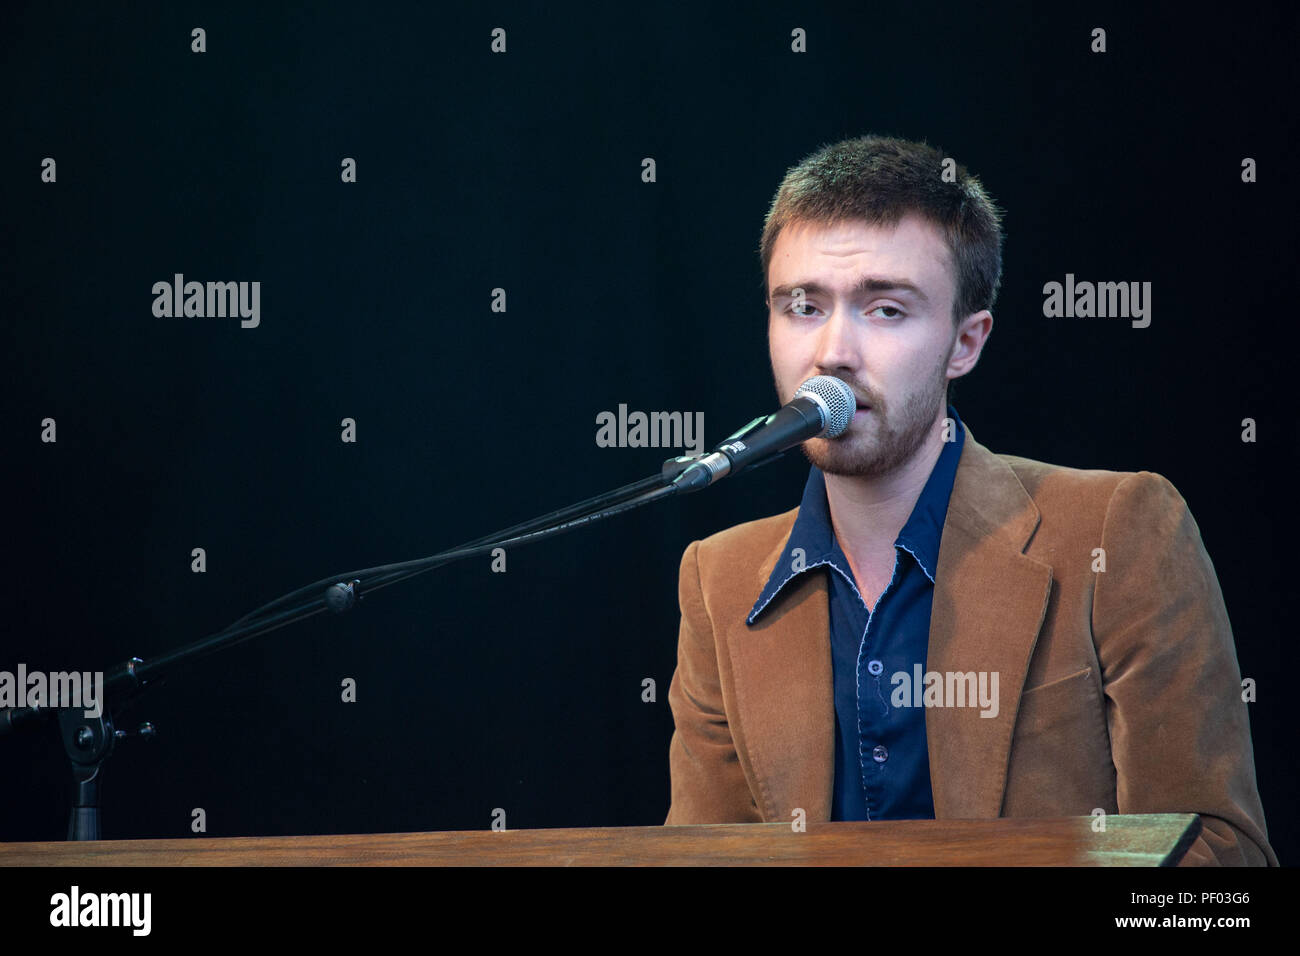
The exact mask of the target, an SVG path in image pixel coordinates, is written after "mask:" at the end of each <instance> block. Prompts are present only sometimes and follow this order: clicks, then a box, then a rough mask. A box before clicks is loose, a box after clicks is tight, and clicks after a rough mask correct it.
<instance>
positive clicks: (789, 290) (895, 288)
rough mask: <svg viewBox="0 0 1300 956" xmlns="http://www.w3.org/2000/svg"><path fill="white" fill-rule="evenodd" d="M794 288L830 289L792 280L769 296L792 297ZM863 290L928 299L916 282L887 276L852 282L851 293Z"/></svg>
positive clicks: (813, 291) (809, 291) (822, 292)
mask: <svg viewBox="0 0 1300 956" xmlns="http://www.w3.org/2000/svg"><path fill="white" fill-rule="evenodd" d="M795 289H803V291H804V295H829V294H830V293H831V291H832V290H831V289H830V287H829V286H825V285H822V284H821V283H820V282H792V283H790V284H788V285H779V286H776V287H775V288H773V289H772V291H771V293H770V297H771V298H773V299H779V298H787V299H788V298H793V297H794V290H795ZM864 292H907V293H910V294H911V295H913V296H915V297H916V298H917V299H919V300H921V301H922V302H926V303H928V302H929V301H930V297H929V296H927V295H926V294H925V293H924V292H922V291H921V290H920V288H919V287H918V286H917V285H916V283H914V282H909V281H908V280H906V279H891V278H889V277H888V276H863V277H862V278H860V279H859V280H858V281H857V282H856V283H854V286H853V294H854V295H862V294H863V293H864Z"/></svg>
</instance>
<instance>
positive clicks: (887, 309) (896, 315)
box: [871, 305, 903, 319]
mask: <svg viewBox="0 0 1300 956" xmlns="http://www.w3.org/2000/svg"><path fill="white" fill-rule="evenodd" d="M871 311H872V312H880V311H885V312H892V313H893V315H886V316H885V318H886V319H901V318H902V317H903V310H902V309H899V308H895V307H894V306H892V305H878V306H876V307H875V308H874V309H872V310H871Z"/></svg>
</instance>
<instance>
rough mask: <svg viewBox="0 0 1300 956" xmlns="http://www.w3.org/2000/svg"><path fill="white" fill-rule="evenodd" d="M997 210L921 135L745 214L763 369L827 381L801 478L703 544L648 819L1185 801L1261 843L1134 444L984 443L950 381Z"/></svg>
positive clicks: (832, 169) (917, 814)
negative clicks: (782, 500)
mask: <svg viewBox="0 0 1300 956" xmlns="http://www.w3.org/2000/svg"><path fill="white" fill-rule="evenodd" d="M1001 243H1002V233H1001V224H1000V219H999V214H998V211H997V209H996V207H995V206H994V205H993V203H992V202H991V200H990V199H989V197H988V196H987V194H986V193H985V191H984V189H983V188H982V186H981V185H980V183H979V181H978V180H977V179H976V178H975V177H973V176H972V175H970V174H969V173H968V172H967V171H966V170H965V169H964V168H962V167H960V166H956V165H955V164H953V163H952V162H951V161H945V157H944V156H943V154H942V153H941V152H939V151H938V150H936V149H933V148H931V147H929V146H927V145H924V144H918V143H910V142H905V141H901V140H895V139H888V138H882V137H863V138H860V139H855V140H849V141H846V142H842V143H838V144H835V145H832V146H828V147H825V148H823V149H821V150H819V151H818V152H817V153H815V154H813V155H812V156H810V157H808V158H807V159H806V160H804V161H803V162H802V163H801V164H799V165H798V166H796V167H794V168H793V169H791V170H790V171H789V173H788V174H787V175H786V177H785V180H784V181H783V182H782V184H781V187H780V189H778V191H777V194H776V197H775V199H774V201H773V203H772V207H771V209H770V210H769V212H768V215H767V220H766V223H765V226H764V231H763V237H762V243H761V254H762V264H763V270H764V274H765V276H766V288H767V305H768V310H769V311H768V341H769V350H770V354H771V361H772V371H773V375H774V377H775V380H776V388H777V392H778V397H779V398H780V400H781V401H782V402H786V401H789V400H790V399H791V398H792V397H793V396H794V393H795V390H796V389H797V388H798V387H799V385H800V384H801V383H802V382H804V381H805V380H807V379H808V378H810V377H812V376H814V375H833V376H835V377H837V378H840V379H842V380H843V381H844V382H846V383H847V384H848V385H849V386H850V387H851V388H852V390H853V392H854V394H855V395H856V396H857V399H858V410H857V413H856V414H855V415H854V417H853V420H852V422H851V424H850V426H849V428H848V429H847V431H845V432H844V433H843V434H842V435H840V436H838V437H837V438H834V439H822V438H818V439H813V440H810V441H808V442H806V443H805V444H804V451H805V453H806V454H807V457H808V458H809V460H810V461H811V462H812V466H813V467H812V468H811V469H810V473H809V478H808V482H807V485H806V487H805V490H804V495H803V500H802V502H801V504H800V506H799V507H798V508H797V509H795V510H793V511H789V512H786V513H785V514H781V515H776V516H774V517H771V518H766V519H763V520H760V521H753V522H748V523H746V524H742V525H738V526H736V527H733V528H729V529H727V530H725V531H722V532H720V533H718V534H715V535H713V536H711V537H709V538H706V539H704V540H703V541H696V542H693V543H692V544H691V545H690V546H689V547H688V548H687V549H686V553H685V555H684V556H683V558H682V564H681V579H680V585H679V599H680V602H681V610H682V621H681V632H680V637H679V649H678V665H677V670H676V673H675V674H674V676H673V681H672V686H671V688H670V690H669V702H670V705H671V707H672V711H673V717H674V720H675V722H676V731H675V733H674V735H673V740H672V743H671V746H670V753H669V760H670V768H671V774H672V806H671V808H670V809H669V812H668V817H667V820H666V823H668V824H679V823H721V822H778V821H780V822H787V823H788V822H790V821H791V820H792V814H794V813H796V812H797V811H798V810H803V811H804V812H805V813H806V815H807V819H808V820H809V821H819V820H886V819H907V818H930V817H937V818H941V819H943V818H979V817H985V818H989V817H998V816H1008V817H1010V816H1022V817H1043V816H1088V815H1090V814H1093V813H1094V812H1095V811H1097V810H1098V809H1100V810H1104V811H1105V812H1106V813H1154V812H1194V813H1199V814H1201V815H1202V822H1203V831H1202V833H1201V835H1200V837H1198V839H1197V840H1196V843H1195V844H1194V845H1193V846H1192V848H1191V849H1190V850H1189V851H1188V853H1187V855H1186V857H1184V862H1187V863H1225V864H1260V865H1262V864H1271V865H1277V858H1276V856H1275V855H1274V853H1273V850H1272V848H1271V847H1270V846H1269V844H1268V837H1267V831H1266V828H1265V822H1264V813H1263V809H1262V807H1261V806H1260V800H1259V793H1258V790H1257V788H1256V785H1255V770H1254V756H1253V752H1252V748H1251V740H1250V729H1249V722H1248V715H1247V711H1246V707H1247V705H1246V704H1245V703H1243V701H1242V698H1241V688H1240V683H1241V675H1240V671H1239V669H1238V665H1237V659H1236V651H1235V648H1234V644H1233V639H1232V631H1231V628H1230V626H1229V622H1228V616H1227V612H1226V610H1225V608H1224V604H1223V597H1222V594H1221V592H1220V589H1219V585H1218V580H1217V578H1216V576H1215V573H1214V568H1213V566H1212V564H1211V562H1210V559H1209V557H1208V555H1207V554H1206V552H1205V548H1204V546H1203V545H1202V543H1201V539H1200V533H1199V531H1198V530H1197V527H1196V523H1195V522H1194V520H1193V519H1192V516H1191V514H1190V513H1189V511H1188V509H1187V506H1186V503H1185V502H1184V501H1183V499H1182V497H1181V496H1180V495H1179V494H1178V492H1177V490H1175V488H1174V487H1173V485H1171V484H1170V483H1169V482H1168V481H1167V480H1165V479H1164V478H1162V477H1161V476H1159V475H1157V474H1153V473H1151V472H1146V471H1142V472H1136V473H1133V472H1114V471H1082V470H1077V469H1071V468H1063V467H1058V466H1055V465H1049V464H1044V463H1042V462H1037V461H1032V460H1029V459H1025V458H1018V457H1012V456H1008V455H996V454H993V453H992V452H990V451H989V450H988V449H987V448H985V447H984V446H982V445H980V444H979V443H978V442H977V441H976V440H975V437H974V435H973V434H971V433H970V431H969V429H967V428H966V427H965V426H964V425H963V423H962V422H961V419H960V418H959V417H958V415H957V412H956V410H955V409H954V408H953V407H952V406H951V405H949V404H948V403H947V389H948V383H949V382H950V381H951V380H952V379H955V378H959V377H961V376H963V375H965V374H967V373H968V372H969V371H970V370H971V369H973V368H974V367H975V364H976V362H978V360H979V356H980V352H981V350H982V349H983V347H984V344H985V342H986V341H987V339H988V336H989V332H990V330H991V329H992V326H993V316H992V315H991V313H990V311H989V310H990V309H991V308H992V306H993V302H994V300H995V298H996V295H997V290H998V284H999V281H1000V277H1001Z"/></svg>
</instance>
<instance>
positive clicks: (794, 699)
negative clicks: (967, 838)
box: [728, 427, 1052, 822]
mask: <svg viewBox="0 0 1300 956" xmlns="http://www.w3.org/2000/svg"><path fill="white" fill-rule="evenodd" d="M794 519H795V512H790V513H789V519H788V520H787V521H783V522H781V524H780V525H778V528H777V530H778V540H777V543H776V545H775V547H774V548H773V549H772V550H771V551H770V552H769V553H768V554H767V555H766V556H765V557H764V560H763V561H762V562H760V565H759V572H758V574H757V576H756V577H755V578H754V579H753V582H752V586H753V588H754V590H753V591H752V592H751V594H752V595H757V594H759V593H760V592H761V591H762V589H763V587H764V585H765V584H766V583H767V580H768V578H769V577H770V576H771V572H772V569H773V568H774V567H776V565H777V562H780V561H787V560H789V556H788V555H786V554H785V546H786V542H787V538H788V536H789V532H790V529H791V527H792V526H793V524H794ZM1038 522H1039V514H1038V509H1037V508H1036V507H1035V506H1034V503H1033V501H1032V499H1030V497H1029V495H1028V494H1027V493H1026V492H1025V490H1024V487H1023V486H1022V485H1021V484H1020V481H1019V479H1018V478H1016V476H1015V473H1014V472H1012V470H1011V468H1010V466H1009V465H1007V464H1006V463H1005V462H1004V461H1002V459H1000V458H998V457H997V456H996V455H994V454H993V453H992V452H990V451H989V450H988V449H987V448H985V447H984V446H983V445H980V444H979V443H978V442H976V441H975V436H974V435H973V434H971V432H970V429H969V427H967V431H966V441H965V444H964V446H963V448H962V455H961V460H960V462H959V463H958V466H957V475H956V478H955V481H954V484H953V491H952V496H951V498H950V499H949V503H948V514H947V518H946V520H945V521H944V527H943V537H942V540H941V542H940V546H939V561H938V569H937V572H936V575H935V578H936V583H935V588H934V600H933V604H932V606H931V613H930V640H929V650H928V655H927V661H926V670H927V671H937V672H940V673H943V672H947V671H961V672H966V671H977V672H978V671H989V672H997V673H998V675H999V707H998V714H997V716H996V717H980V715H979V713H980V712H979V709H978V708H972V707H965V708H938V707H930V708H926V740H927V744H928V747H929V757H930V780H931V786H932V789H933V792H934V809H935V816H936V817H937V818H940V819H943V818H962V817H966V818H974V817H985V818H989V817H996V816H998V814H999V813H1000V811H1001V808H1002V797H1003V793H1004V791H1005V789H1006V774H1007V766H1008V762H1009V759H1010V751H1011V736H1012V731H1013V729H1014V726H1015V718H1016V711H1017V710H1018V709H1019V701H1020V692H1021V690H1022V688H1023V685H1024V678H1025V674H1026V672H1027V670H1028V667H1029V660H1030V657H1031V656H1032V654H1033V650H1034V645H1035V644H1036V643H1037V640H1038V633H1039V629H1040V627H1041V626H1042V622H1043V616H1044V614H1045V612H1046V608H1047V598H1048V595H1049V593H1050V591H1051V582H1052V573H1051V569H1050V568H1049V567H1048V566H1047V565H1045V564H1042V563H1040V562H1038V561H1035V560H1033V559H1031V558H1028V557H1025V555H1024V553H1023V552H1024V548H1025V545H1026V544H1027V543H1028V541H1029V539H1030V537H1031V536H1032V535H1033V532H1034V530H1035V529H1036V528H1037V527H1038ZM792 584H794V585H796V586H793V587H790V588H787V589H785V590H783V591H782V592H781V593H780V594H779V595H778V596H777V597H776V598H774V599H773V602H772V603H773V605H774V606H773V607H770V608H768V610H767V612H766V613H765V614H764V615H763V616H762V617H760V618H759V619H758V620H757V621H756V623H755V624H754V626H752V627H750V626H747V625H745V623H744V621H743V619H742V620H741V621H740V625H739V629H738V630H737V631H736V632H735V634H736V636H735V638H734V639H733V640H731V641H729V642H728V644H729V647H728V650H729V653H730V656H731V666H732V675H733V682H734V687H735V696H736V708H737V714H736V720H735V721H734V723H735V726H734V727H733V730H734V732H735V734H736V742H737V745H738V746H739V747H741V748H743V750H744V752H745V753H746V754H747V756H748V758H749V763H750V766H751V767H752V770H753V774H754V779H755V781H756V784H757V791H758V793H757V796H756V798H755V799H756V801H757V802H758V803H759V810H760V811H761V813H762V815H763V819H764V820H766V821H768V822H789V821H790V820H791V819H792V817H791V813H792V812H793V811H794V810H795V809H796V808H799V809H803V810H804V811H805V812H806V813H807V819H808V820H809V821H810V822H816V821H823V820H829V819H830V811H831V795H832V789H833V787H834V776H835V754H834V745H835V701H834V684H833V678H832V674H831V652H830V625H829V611H828V595H827V589H826V581H825V575H824V574H808V575H804V576H803V577H802V579H801V580H799V581H796V582H792ZM751 599H752V598H751Z"/></svg>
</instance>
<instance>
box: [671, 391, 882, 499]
mask: <svg viewBox="0 0 1300 956" xmlns="http://www.w3.org/2000/svg"><path fill="white" fill-rule="evenodd" d="M857 407H858V400H857V397H856V396H855V395H854V394H853V389H851V388H849V386H848V385H846V384H845V383H844V382H843V381H842V380H840V379H838V378H835V377H834V376H833V375H817V376H814V377H813V378H810V379H808V381H806V382H804V383H803V384H802V385H800V386H799V390H798V391H797V392H795V393H794V398H792V399H791V400H790V401H789V403H787V404H786V405H783V406H782V407H781V409H780V410H779V411H777V412H773V413H772V414H771V415H768V416H767V417H766V418H759V419H755V420H754V421H752V422H750V423H749V424H748V425H746V426H745V427H744V428H742V429H741V430H740V431H738V432H736V433H735V434H734V435H732V436H730V437H729V438H727V439H726V441H724V442H723V443H722V444H721V445H719V446H718V447H717V448H716V449H714V451H713V452H712V453H711V454H708V455H705V456H704V457H703V458H701V459H700V460H699V461H697V462H695V463H694V464H692V465H691V466H690V467H688V468H687V469H686V470H685V471H683V472H682V473H681V474H680V475H678V476H677V478H676V479H674V481H673V484H672V487H673V488H674V489H676V491H677V492H678V493H683V492H687V493H688V492H692V491H699V490H700V489H701V488H707V487H708V486H709V485H711V484H713V483H714V482H715V481H717V480H718V479H719V478H725V477H726V476H727V475H734V474H737V473H738V472H740V471H743V470H744V469H745V468H748V467H751V466H753V465H759V464H762V463H763V462H765V461H768V460H769V459H772V458H775V457H776V456H777V455H780V454H781V453H782V452H784V451H786V450H787V449H790V448H793V447H794V446H795V445H798V444H799V443H800V442H803V441H807V440H808V439H809V438H817V437H818V436H821V435H825V436H826V437H827V438H834V437H836V436H837V435H840V434H843V432H844V430H845V429H847V428H848V427H849V422H851V421H853V413H854V412H855V411H857Z"/></svg>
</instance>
